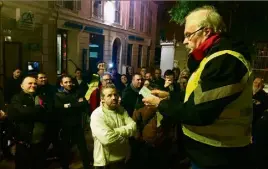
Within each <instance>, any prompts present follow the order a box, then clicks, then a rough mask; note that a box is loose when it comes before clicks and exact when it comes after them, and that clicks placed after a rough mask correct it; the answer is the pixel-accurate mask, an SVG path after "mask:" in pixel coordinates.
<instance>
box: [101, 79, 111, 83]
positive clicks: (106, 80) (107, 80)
mask: <svg viewBox="0 0 268 169" xmlns="http://www.w3.org/2000/svg"><path fill="white" fill-rule="evenodd" d="M103 81H105V82H109V81H112V79H103Z"/></svg>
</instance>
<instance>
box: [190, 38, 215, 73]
mask: <svg viewBox="0 0 268 169" xmlns="http://www.w3.org/2000/svg"><path fill="white" fill-rule="evenodd" d="M219 39H220V36H219V34H216V35H212V36H210V37H209V38H208V39H206V40H205V41H204V42H203V43H202V44H201V45H200V46H199V47H198V48H196V49H194V50H193V52H192V53H190V54H189V58H188V63H187V64H188V68H189V69H190V72H191V73H193V72H194V71H195V70H196V69H197V68H198V66H199V64H200V62H201V61H202V60H203V59H204V57H206V52H207V51H208V50H209V49H210V48H211V47H212V46H213V45H214V44H215V43H217V42H218V41H219Z"/></svg>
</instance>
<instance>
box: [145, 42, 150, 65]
mask: <svg viewBox="0 0 268 169" xmlns="http://www.w3.org/2000/svg"><path fill="white" fill-rule="evenodd" d="M150 50H151V46H148V48H147V60H146V67H149V66H150V53H151V52H150Z"/></svg>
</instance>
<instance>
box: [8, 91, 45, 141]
mask: <svg viewBox="0 0 268 169" xmlns="http://www.w3.org/2000/svg"><path fill="white" fill-rule="evenodd" d="M34 97H35V96H32V95H29V94H26V93H24V92H23V91H22V92H20V93H19V94H17V95H15V96H14V97H13V98H12V100H11V103H10V105H9V106H8V117H9V118H10V119H11V120H12V121H14V124H15V137H16V140H17V141H23V142H26V143H31V139H32V134H33V129H34V124H35V122H42V123H46V122H47V119H48V117H47V114H46V109H45V108H43V107H41V106H40V105H35V99H34Z"/></svg>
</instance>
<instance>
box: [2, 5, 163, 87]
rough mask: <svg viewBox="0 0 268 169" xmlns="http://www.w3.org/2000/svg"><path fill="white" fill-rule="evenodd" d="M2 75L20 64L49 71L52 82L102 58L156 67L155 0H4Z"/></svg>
mask: <svg viewBox="0 0 268 169" xmlns="http://www.w3.org/2000/svg"><path fill="white" fill-rule="evenodd" d="M0 7H1V10H0V13H1V17H0V18H1V19H0V29H1V31H0V36H1V38H2V39H3V41H2V43H1V44H0V55H1V57H0V75H1V82H2V83H3V80H4V77H8V76H11V72H12V70H13V69H14V68H15V67H21V68H22V69H23V70H24V71H25V72H28V73H34V72H37V71H43V72H46V73H47V74H48V76H49V79H50V81H51V82H55V81H56V78H57V75H59V74H61V73H62V72H63V71H66V72H67V73H69V74H71V75H72V74H73V73H74V70H75V68H76V67H79V68H81V69H83V70H87V69H93V71H94V69H95V67H96V66H95V65H96V63H97V62H98V61H99V60H104V61H105V62H106V63H108V64H109V66H110V67H116V68H117V69H118V70H119V72H122V67H123V65H131V66H133V67H134V70H137V68H138V67H142V66H148V67H149V66H153V63H154V55H155V42H156V24H157V8H158V6H157V4H156V3H155V2H154V1H135V0H130V1H122V0H115V1H108V0H107V1H103V0H74V1H64V0H58V1H24V2H22V1H17V2H14V1H3V2H2V3H0Z"/></svg>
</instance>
